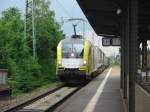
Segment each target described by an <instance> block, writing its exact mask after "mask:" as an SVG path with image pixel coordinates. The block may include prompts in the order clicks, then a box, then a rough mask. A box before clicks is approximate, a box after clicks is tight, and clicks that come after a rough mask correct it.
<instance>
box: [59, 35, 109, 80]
mask: <svg viewBox="0 0 150 112" xmlns="http://www.w3.org/2000/svg"><path fill="white" fill-rule="evenodd" d="M106 58H107V57H106V56H105V54H104V53H103V52H102V51H101V49H99V48H98V47H95V46H93V45H92V44H91V43H90V41H88V40H86V39H83V38H82V36H80V35H73V36H72V37H71V38H66V39H63V40H61V41H60V42H59V44H58V46H57V67H56V72H57V73H56V74H57V76H58V78H59V79H60V80H61V81H62V82H64V83H82V82H85V81H87V80H90V79H91V77H92V75H93V73H95V72H96V71H97V70H98V69H100V68H101V70H103V69H104V68H105V67H104V66H105V64H106V63H107V62H106V60H107V59H106ZM104 63H105V64H104Z"/></svg>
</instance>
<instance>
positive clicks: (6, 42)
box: [0, 8, 40, 92]
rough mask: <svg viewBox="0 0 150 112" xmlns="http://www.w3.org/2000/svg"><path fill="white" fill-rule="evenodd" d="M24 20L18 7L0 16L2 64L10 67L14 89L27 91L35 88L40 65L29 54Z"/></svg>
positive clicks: (3, 66)
mask: <svg viewBox="0 0 150 112" xmlns="http://www.w3.org/2000/svg"><path fill="white" fill-rule="evenodd" d="M23 28H24V27H23V21H22V20H21V14H20V12H19V10H18V9H17V8H9V9H7V10H6V11H4V12H3V13H2V17H1V18H0V34H1V36H0V60H1V61H0V66H1V68H8V69H9V75H10V80H9V84H10V86H11V87H12V88H13V91H21V92H26V91H29V90H31V89H33V88H34V86H36V85H34V84H33V83H29V82H32V81H34V80H35V78H36V77H35V74H36V76H37V75H39V74H40V70H39V69H40V66H39V65H38V64H37V62H36V61H35V60H33V59H32V57H31V56H30V54H29V49H28V47H27V45H26V42H25V39H24V37H23V34H24V33H23V32H24V29H23Z"/></svg>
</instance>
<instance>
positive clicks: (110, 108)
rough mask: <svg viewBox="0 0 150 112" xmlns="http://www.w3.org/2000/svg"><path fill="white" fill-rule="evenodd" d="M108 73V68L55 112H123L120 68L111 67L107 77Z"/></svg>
mask: <svg viewBox="0 0 150 112" xmlns="http://www.w3.org/2000/svg"><path fill="white" fill-rule="evenodd" d="M109 71H110V68H108V69H107V70H105V71H104V72H103V73H102V74H101V75H99V76H98V77H96V78H95V79H94V80H92V81H91V82H90V83H89V84H88V85H87V86H86V87H84V88H83V89H81V90H80V91H78V92H77V93H76V94H75V95H73V96H72V97H71V98H70V99H68V100H67V101H66V102H65V103H64V104H62V105H61V106H60V107H58V108H57V109H56V110H55V112H124V111H123V103H122V99H121V94H120V88H119V87H120V68H119V67H113V68H112V70H111V71H110V74H109V75H108V72H109ZM107 75H108V77H107ZM106 77H107V78H106ZM104 80H105V81H104ZM89 105H90V106H89Z"/></svg>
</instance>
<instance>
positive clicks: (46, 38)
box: [35, 0, 63, 81]
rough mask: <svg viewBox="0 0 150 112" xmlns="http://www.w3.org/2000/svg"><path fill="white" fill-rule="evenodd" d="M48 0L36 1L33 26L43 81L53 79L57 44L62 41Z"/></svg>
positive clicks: (60, 32)
mask: <svg viewBox="0 0 150 112" xmlns="http://www.w3.org/2000/svg"><path fill="white" fill-rule="evenodd" d="M49 6H50V0H36V3H35V10H36V11H35V12H36V13H35V21H36V22H35V23H36V24H35V26H36V38H37V57H38V60H39V64H40V65H41V69H42V73H43V74H44V75H45V76H44V77H43V78H44V81H45V80H48V81H52V80H53V79H55V70H56V69H55V65H56V64H55V58H56V48H57V44H58V42H59V41H60V39H62V37H63V36H62V35H63V33H62V31H61V30H60V26H59V24H58V23H57V22H56V21H55V19H54V16H55V15H54V12H53V11H51V10H50V7H49Z"/></svg>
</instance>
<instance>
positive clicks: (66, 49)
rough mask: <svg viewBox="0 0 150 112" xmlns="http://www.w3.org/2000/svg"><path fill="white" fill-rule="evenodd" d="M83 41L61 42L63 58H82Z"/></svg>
mask: <svg viewBox="0 0 150 112" xmlns="http://www.w3.org/2000/svg"><path fill="white" fill-rule="evenodd" d="M83 51H84V47H83V43H74V44H73V43H63V44H62V57H63V58H83Z"/></svg>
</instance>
